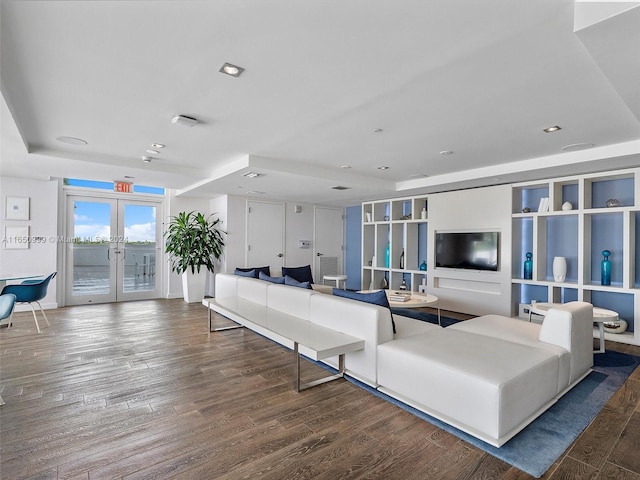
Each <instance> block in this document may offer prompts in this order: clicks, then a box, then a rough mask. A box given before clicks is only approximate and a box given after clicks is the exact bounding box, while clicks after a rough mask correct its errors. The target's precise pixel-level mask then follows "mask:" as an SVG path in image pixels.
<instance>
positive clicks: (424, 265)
mask: <svg viewBox="0 0 640 480" xmlns="http://www.w3.org/2000/svg"><path fill="white" fill-rule="evenodd" d="M420 270H421V271H423V272H426V271H427V261H426V260H423V261H422V263H421V264H420Z"/></svg>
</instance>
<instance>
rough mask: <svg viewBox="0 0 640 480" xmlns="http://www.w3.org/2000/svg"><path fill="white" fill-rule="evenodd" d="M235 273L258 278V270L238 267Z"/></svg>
mask: <svg viewBox="0 0 640 480" xmlns="http://www.w3.org/2000/svg"><path fill="white" fill-rule="evenodd" d="M233 274H234V275H240V276H241V277H250V278H256V271H255V270H245V269H240V268H236V269H235V270H234V271H233Z"/></svg>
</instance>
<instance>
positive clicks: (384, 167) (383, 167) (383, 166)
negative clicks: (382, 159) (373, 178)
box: [378, 165, 389, 170]
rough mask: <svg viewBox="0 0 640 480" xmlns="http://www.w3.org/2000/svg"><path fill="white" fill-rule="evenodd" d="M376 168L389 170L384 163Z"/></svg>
mask: <svg viewBox="0 0 640 480" xmlns="http://www.w3.org/2000/svg"><path fill="white" fill-rule="evenodd" d="M378 170H389V167H387V166H386V165H380V166H379V167H378Z"/></svg>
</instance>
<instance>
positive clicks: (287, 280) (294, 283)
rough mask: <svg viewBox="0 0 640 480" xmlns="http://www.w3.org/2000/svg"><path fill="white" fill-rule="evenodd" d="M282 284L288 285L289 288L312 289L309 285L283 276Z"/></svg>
mask: <svg viewBox="0 0 640 480" xmlns="http://www.w3.org/2000/svg"><path fill="white" fill-rule="evenodd" d="M284 284H285V285H289V286H290V287H300V288H312V287H311V283H309V282H299V281H297V280H296V279H295V278H292V277H290V276H289V275H285V276H284Z"/></svg>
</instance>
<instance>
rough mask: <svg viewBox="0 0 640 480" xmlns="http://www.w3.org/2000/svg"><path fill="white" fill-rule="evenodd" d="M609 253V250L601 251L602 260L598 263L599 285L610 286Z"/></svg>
mask: <svg viewBox="0 0 640 480" xmlns="http://www.w3.org/2000/svg"><path fill="white" fill-rule="evenodd" d="M609 255H611V252H610V251H609V250H603V251H602V256H603V257H604V259H603V260H602V262H601V263H600V284H602V285H611V260H609Z"/></svg>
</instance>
